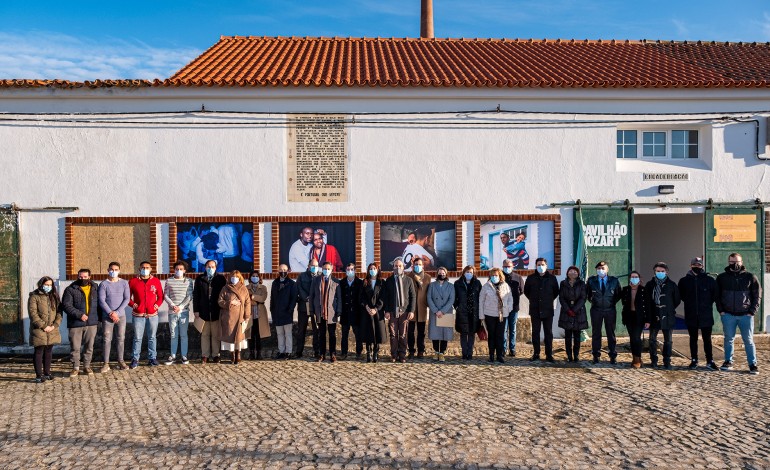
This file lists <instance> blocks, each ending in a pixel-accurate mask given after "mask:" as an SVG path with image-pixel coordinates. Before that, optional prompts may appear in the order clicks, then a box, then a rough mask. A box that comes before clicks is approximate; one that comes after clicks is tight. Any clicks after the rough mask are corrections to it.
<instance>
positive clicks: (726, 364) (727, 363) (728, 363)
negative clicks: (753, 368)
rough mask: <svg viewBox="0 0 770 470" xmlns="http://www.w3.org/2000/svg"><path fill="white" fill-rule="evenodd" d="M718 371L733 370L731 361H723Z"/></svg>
mask: <svg viewBox="0 0 770 470" xmlns="http://www.w3.org/2000/svg"><path fill="white" fill-rule="evenodd" d="M719 369H720V370H733V363H732V362H731V361H725V362H723V363H722V367H720V368H719Z"/></svg>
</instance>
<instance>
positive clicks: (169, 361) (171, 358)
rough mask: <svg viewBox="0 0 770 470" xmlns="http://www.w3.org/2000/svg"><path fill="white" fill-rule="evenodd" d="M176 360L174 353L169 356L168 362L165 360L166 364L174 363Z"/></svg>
mask: <svg viewBox="0 0 770 470" xmlns="http://www.w3.org/2000/svg"><path fill="white" fill-rule="evenodd" d="M175 360H176V357H174V355H173V354H172V355H170V356H169V357H168V359H166V362H164V364H165V365H167V366H171V365H174V361H175Z"/></svg>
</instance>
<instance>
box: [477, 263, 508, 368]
mask: <svg viewBox="0 0 770 470" xmlns="http://www.w3.org/2000/svg"><path fill="white" fill-rule="evenodd" d="M512 308H513V299H512V297H511V288H510V287H508V284H506V282H505V278H504V277H503V270H502V269H500V268H493V269H491V270H490V271H489V280H488V281H487V283H486V284H484V287H482V288H481V292H479V320H480V321H483V322H484V323H485V324H486V327H487V332H488V335H489V336H488V337H487V345H488V346H489V362H494V361H495V359H497V362H500V363H503V362H505V359H503V333H504V332H505V323H506V322H507V318H508V314H509V313H510V311H511V309H512Z"/></svg>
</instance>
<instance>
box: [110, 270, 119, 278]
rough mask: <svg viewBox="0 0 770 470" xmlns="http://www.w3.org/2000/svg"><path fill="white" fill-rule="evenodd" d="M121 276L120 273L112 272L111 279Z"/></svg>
mask: <svg viewBox="0 0 770 470" xmlns="http://www.w3.org/2000/svg"><path fill="white" fill-rule="evenodd" d="M119 274H120V271H113V270H110V277H111V278H113V279H115V278H116V277H118V275H119Z"/></svg>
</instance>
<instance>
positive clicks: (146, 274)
mask: <svg viewBox="0 0 770 470" xmlns="http://www.w3.org/2000/svg"><path fill="white" fill-rule="evenodd" d="M139 274H141V275H142V276H149V275H150V270H149V269H147V268H145V269H141V270H139Z"/></svg>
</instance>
